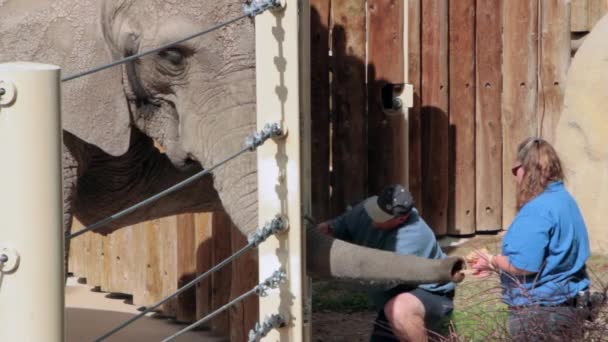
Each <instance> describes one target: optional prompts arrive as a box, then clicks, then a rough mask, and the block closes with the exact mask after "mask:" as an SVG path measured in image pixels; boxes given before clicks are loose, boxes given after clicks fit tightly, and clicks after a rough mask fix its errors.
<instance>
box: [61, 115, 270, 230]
mask: <svg viewBox="0 0 608 342" xmlns="http://www.w3.org/2000/svg"><path fill="white" fill-rule="evenodd" d="M281 134H282V130H281V127H280V126H279V125H278V124H276V123H275V124H267V125H266V126H265V127H264V129H262V131H260V132H256V133H255V134H254V135H253V136H251V137H248V138H247V140H246V143H245V147H243V149H241V150H240V151H239V152H237V153H235V154H233V155H232V156H229V157H228V158H226V159H224V160H222V161H221V162H219V163H217V164H215V165H213V166H212V167H210V168H208V169H205V170H203V171H200V172H198V173H197V174H195V175H193V176H191V177H190V178H187V179H185V180H183V181H181V182H179V183H177V184H175V185H173V186H171V187H169V188H167V189H165V190H163V191H161V192H159V193H158V194H156V195H154V196H152V197H148V198H147V199H145V200H143V201H141V202H139V203H136V204H135V205H133V206H131V207H129V208H127V209H124V210H122V211H119V212H118V213H116V214H114V215H111V216H108V217H106V218H104V219H102V220H99V221H97V222H95V223H93V224H91V225H89V226H87V227H85V228H83V229H81V230H79V231H77V232H75V233H72V234H70V235H69V236H67V238H68V239H73V238H75V237H78V236H80V235H82V234H84V233H86V232H89V231H93V230H95V229H99V228H101V227H102V226H104V225H106V224H109V223H111V222H114V221H116V220H118V219H119V218H121V217H123V216H125V215H128V214H130V213H132V212H134V211H135V210H137V209H140V208H142V207H144V206H146V205H148V204H151V203H153V202H155V201H157V200H159V199H161V198H162V197H165V196H167V195H169V194H171V193H173V192H175V191H177V190H180V189H182V188H184V187H185V186H187V185H189V184H191V183H192V182H194V181H195V180H197V179H199V178H201V177H203V176H205V175H208V174H210V173H211V172H212V171H213V170H215V169H217V168H218V167H220V166H222V165H223V164H225V163H227V162H229V161H231V160H232V159H235V158H236V157H238V156H240V155H241V154H243V153H245V152H248V151H254V150H255V149H256V148H258V147H259V146H260V145H262V144H263V143H264V142H265V141H266V140H268V139H269V138H272V137H277V136H280V135H281Z"/></svg>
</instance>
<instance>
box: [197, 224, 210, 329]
mask: <svg viewBox="0 0 608 342" xmlns="http://www.w3.org/2000/svg"><path fill="white" fill-rule="evenodd" d="M194 222H195V248H196V275H197V276H199V275H201V274H203V273H205V272H206V271H207V270H209V269H210V268H211V267H213V266H214V265H213V264H212V262H213V213H200V214H195V216H194ZM211 291H212V277H208V278H206V279H204V280H202V281H200V282H199V283H198V284H197V285H196V319H197V320H198V319H201V318H203V317H205V316H207V315H208V314H210V313H211V308H212V307H211V304H212V303H211V301H212V300H211V297H212V296H211V295H212V293H211Z"/></svg>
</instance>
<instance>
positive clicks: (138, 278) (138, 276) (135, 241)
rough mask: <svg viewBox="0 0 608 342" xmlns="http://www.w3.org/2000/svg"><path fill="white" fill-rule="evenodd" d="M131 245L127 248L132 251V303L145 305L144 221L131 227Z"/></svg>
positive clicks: (145, 253) (146, 261) (145, 259)
mask: <svg viewBox="0 0 608 342" xmlns="http://www.w3.org/2000/svg"><path fill="white" fill-rule="evenodd" d="M132 229H133V238H132V245H131V246H129V248H130V249H131V250H132V251H133V264H132V265H131V274H132V279H133V283H132V288H133V292H132V294H133V304H134V305H138V306H142V305H143V306H145V305H148V304H149V303H146V302H145V296H146V273H147V263H148V260H147V254H148V252H147V251H146V247H147V245H146V243H145V242H146V233H147V227H146V223H145V222H141V223H138V224H136V225H135V226H134V227H133V228H132Z"/></svg>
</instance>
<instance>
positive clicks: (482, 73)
mask: <svg viewBox="0 0 608 342" xmlns="http://www.w3.org/2000/svg"><path fill="white" fill-rule="evenodd" d="M507 1H508V0H507ZM502 3H503V0H477V14H476V16H475V19H476V34H475V36H476V38H475V39H476V44H475V54H476V56H475V58H476V61H477V63H476V70H477V72H476V84H477V86H476V87H475V92H476V96H475V99H476V105H475V121H476V123H475V146H476V148H475V184H476V185H475V188H476V192H475V214H476V230H477V231H480V232H481V231H497V230H500V229H501V227H502V124H501V108H502V104H501V103H502V99H501V95H502V73H501V67H500V66H501V63H502V44H503V43H502V20H503V16H502ZM509 165H510V164H509Z"/></svg>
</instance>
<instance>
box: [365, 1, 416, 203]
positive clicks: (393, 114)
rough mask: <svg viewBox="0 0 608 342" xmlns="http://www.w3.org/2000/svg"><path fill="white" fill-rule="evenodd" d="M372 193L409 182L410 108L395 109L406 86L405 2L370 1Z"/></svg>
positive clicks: (369, 106)
mask: <svg viewBox="0 0 608 342" xmlns="http://www.w3.org/2000/svg"><path fill="white" fill-rule="evenodd" d="M368 16H369V27H368V43H367V44H368V69H367V84H368V135H369V138H368V151H369V154H368V160H369V168H368V170H369V171H368V172H369V182H370V184H369V190H370V192H371V193H374V194H377V193H379V192H380V191H381V190H382V188H384V187H385V186H386V185H388V184H391V183H401V184H404V185H406V184H407V182H408V179H407V174H408V171H409V170H408V169H407V168H408V163H407V158H406V157H407V153H408V151H407V149H408V144H407V140H406V138H407V133H408V132H407V129H408V126H407V122H406V115H404V111H407V108H405V109H404V108H403V105H402V107H400V108H394V109H393V108H392V98H393V97H396V96H398V95H399V94H400V93H401V92H402V90H403V87H404V84H405V71H404V66H405V48H404V42H405V40H404V33H405V32H404V2H403V1H396V0H370V1H368Z"/></svg>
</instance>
